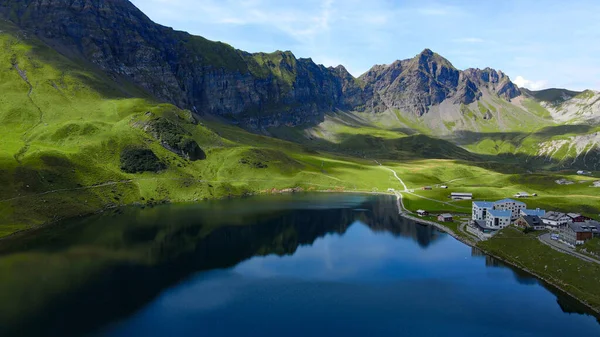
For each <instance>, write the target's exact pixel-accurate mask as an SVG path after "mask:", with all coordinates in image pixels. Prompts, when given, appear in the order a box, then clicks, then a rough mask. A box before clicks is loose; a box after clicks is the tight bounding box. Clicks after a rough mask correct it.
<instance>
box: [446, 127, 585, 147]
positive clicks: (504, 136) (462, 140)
mask: <svg viewBox="0 0 600 337" xmlns="http://www.w3.org/2000/svg"><path fill="white" fill-rule="evenodd" d="M593 129H594V127H593V126H591V125H587V124H576V125H556V126H548V127H545V128H543V129H541V130H538V131H536V132H531V133H526V132H474V131H456V132H455V133H454V135H452V136H451V137H448V138H446V139H447V140H449V141H451V142H453V143H455V144H460V145H471V144H475V143H477V142H480V141H482V140H485V139H490V140H494V141H503V142H509V143H511V144H512V145H514V146H519V145H521V144H522V142H523V140H524V139H525V138H527V137H534V138H542V140H544V139H543V138H547V137H552V136H564V135H570V134H585V133H588V132H590V131H592V130H593Z"/></svg>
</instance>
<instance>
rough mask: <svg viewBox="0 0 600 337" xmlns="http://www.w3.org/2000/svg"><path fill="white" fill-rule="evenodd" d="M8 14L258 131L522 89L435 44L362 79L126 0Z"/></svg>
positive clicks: (109, 70)
mask: <svg viewBox="0 0 600 337" xmlns="http://www.w3.org/2000/svg"><path fill="white" fill-rule="evenodd" d="M0 17H3V18H6V19H8V20H10V21H12V22H14V23H15V24H17V25H18V26H19V27H21V29H24V30H27V31H30V32H33V33H34V34H35V35H36V36H37V37H39V38H41V39H42V40H43V41H45V42H46V43H48V44H49V45H51V46H52V47H54V48H55V49H56V50H58V51H60V52H61V53H62V54H63V55H65V56H67V57H69V58H72V59H73V58H75V59H77V60H78V61H79V62H91V63H92V64H93V66H94V67H97V68H99V69H100V70H101V71H103V72H105V73H106V74H108V75H109V76H111V77H112V78H113V79H114V80H116V81H119V82H122V81H128V82H132V83H134V84H136V85H137V86H139V87H141V88H143V90H145V91H146V92H148V93H149V94H151V95H152V96H154V97H156V98H158V99H160V100H163V101H167V102H170V103H173V104H175V105H177V106H179V107H182V108H186V109H189V110H191V111H194V112H195V113H197V114H215V115H220V116H223V117H225V118H227V119H229V120H230V121H232V122H234V123H239V124H242V125H243V126H245V127H248V128H252V129H261V128H264V127H270V126H278V125H298V124H304V123H312V122H319V121H321V120H322V119H323V116H324V113H326V112H330V111H334V110H336V109H344V110H356V111H368V112H374V113H377V112H381V111H385V110H387V109H397V110H400V111H403V112H406V113H412V114H415V115H417V116H421V115H423V114H425V113H427V112H428V111H429V109H430V108H431V107H432V106H435V105H438V104H441V103H442V102H444V101H445V100H451V102H452V103H453V104H469V103H472V102H474V101H476V100H478V99H479V97H481V92H482V88H483V87H486V88H488V89H489V90H490V91H491V92H493V93H495V94H497V95H498V96H500V97H502V98H505V99H511V98H514V97H516V96H518V95H520V91H519V89H518V88H517V87H516V86H515V85H514V84H513V83H512V82H510V80H509V79H508V77H507V76H505V75H504V74H503V73H502V72H497V71H494V70H492V69H489V68H486V69H484V70H479V69H468V70H466V71H459V70H457V69H456V68H454V66H452V64H451V63H450V62H449V61H448V60H446V59H444V58H443V57H441V56H440V55H438V54H436V53H433V52H432V51H431V50H429V49H426V50H424V51H423V52H422V53H420V54H419V55H417V56H416V57H415V58H412V59H408V60H403V61H396V62H394V63H392V64H390V65H378V66H375V67H373V68H372V69H371V70H369V71H368V72H367V73H366V74H364V75H362V76H360V77H359V78H354V77H353V76H352V75H351V74H350V73H349V72H348V71H347V70H346V69H345V68H344V67H343V66H338V67H335V68H325V67H324V66H322V65H317V64H315V63H314V62H313V61H312V60H311V59H302V58H301V59H297V58H296V57H295V56H294V55H293V54H292V53H291V52H281V51H277V52H274V53H256V54H250V53H246V52H243V51H240V50H237V49H234V48H233V47H231V46H229V45H227V44H224V43H220V42H213V41H209V40H206V39H204V38H202V37H199V36H192V35H190V34H187V33H185V32H180V31H175V30H173V29H171V28H168V27H164V26H161V25H158V24H156V23H154V22H152V21H151V20H150V19H149V18H148V17H147V16H146V15H144V14H143V13H142V12H141V11H140V10H138V9H137V8H136V7H135V6H134V5H133V4H131V3H130V2H129V1H127V0H2V1H0Z"/></svg>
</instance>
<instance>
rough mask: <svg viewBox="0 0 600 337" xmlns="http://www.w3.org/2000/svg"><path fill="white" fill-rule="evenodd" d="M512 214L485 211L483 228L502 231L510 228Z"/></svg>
mask: <svg viewBox="0 0 600 337" xmlns="http://www.w3.org/2000/svg"><path fill="white" fill-rule="evenodd" d="M511 215H512V212H511V211H510V210H496V209H490V210H488V211H487V216H486V218H485V226H486V227H488V228H493V229H502V228H505V227H508V226H510V220H511Z"/></svg>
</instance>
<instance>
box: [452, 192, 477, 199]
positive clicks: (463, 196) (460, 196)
mask: <svg viewBox="0 0 600 337" xmlns="http://www.w3.org/2000/svg"><path fill="white" fill-rule="evenodd" d="M450 198H452V199H453V200H472V199H473V193H458V192H453V193H450Z"/></svg>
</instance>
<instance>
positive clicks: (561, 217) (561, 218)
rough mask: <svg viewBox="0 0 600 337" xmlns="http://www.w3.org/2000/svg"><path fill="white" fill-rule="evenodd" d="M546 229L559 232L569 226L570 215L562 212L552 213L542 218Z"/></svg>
mask: <svg viewBox="0 0 600 337" xmlns="http://www.w3.org/2000/svg"><path fill="white" fill-rule="evenodd" d="M540 219H542V222H543V223H544V225H546V228H548V229H552V230H558V229H560V228H561V227H562V226H565V225H567V223H568V222H569V221H570V220H571V218H569V216H568V215H566V214H565V213H561V212H554V211H550V212H547V213H546V214H544V215H543V216H541V217H540Z"/></svg>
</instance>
